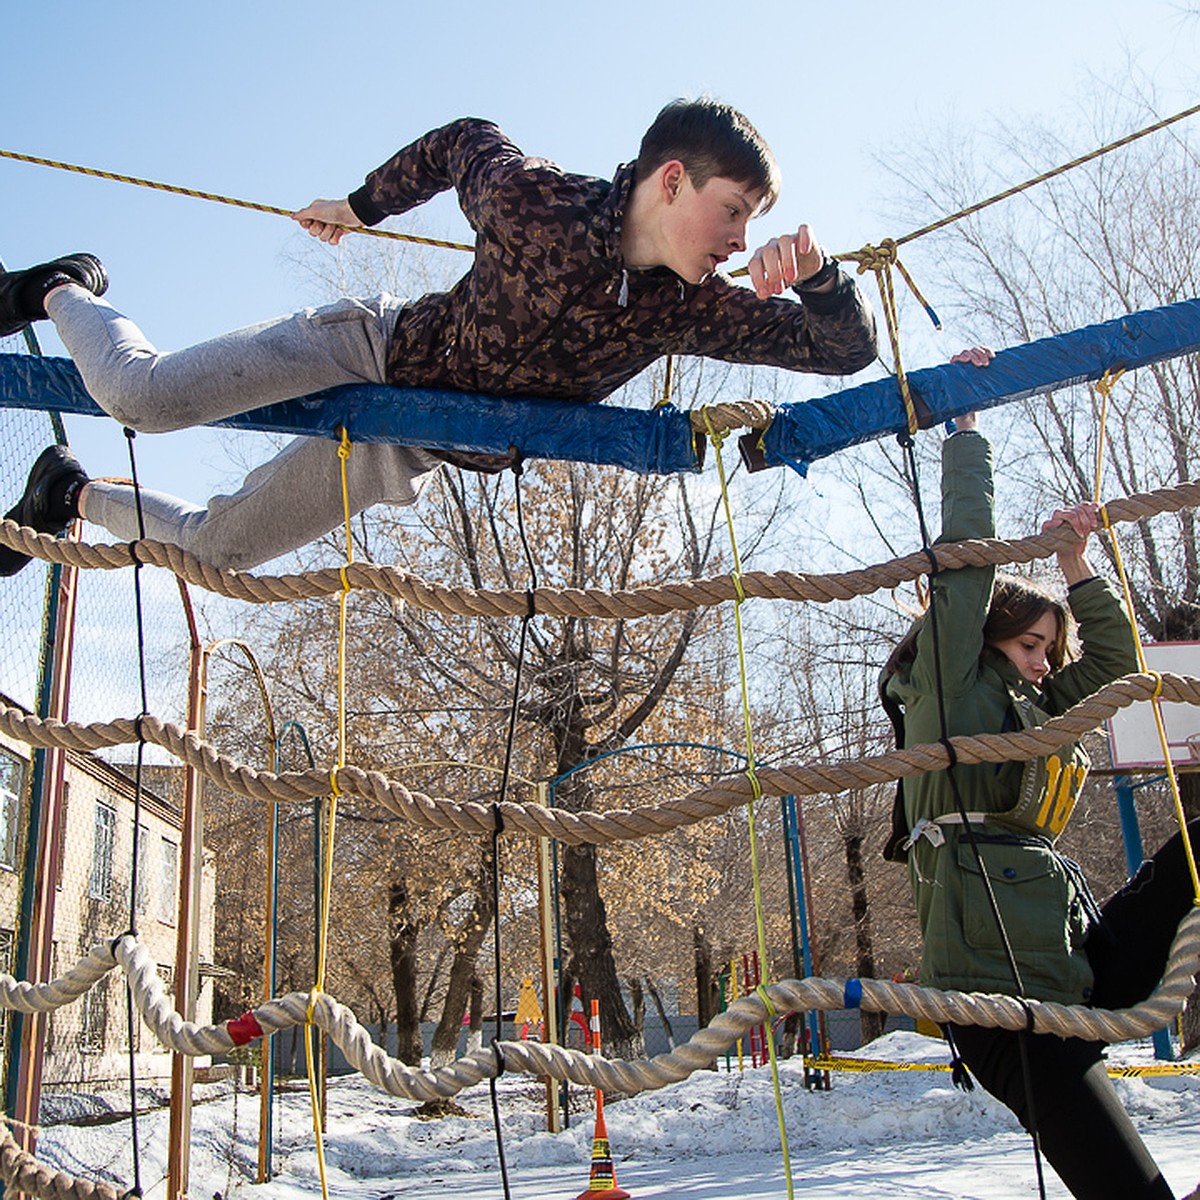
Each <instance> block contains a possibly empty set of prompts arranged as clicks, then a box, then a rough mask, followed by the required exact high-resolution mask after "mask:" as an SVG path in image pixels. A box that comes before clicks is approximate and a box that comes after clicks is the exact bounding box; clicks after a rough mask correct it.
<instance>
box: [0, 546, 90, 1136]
mask: <svg viewBox="0 0 1200 1200" xmlns="http://www.w3.org/2000/svg"><path fill="white" fill-rule="evenodd" d="M78 585H79V572H78V569H77V568H76V567H63V568H62V571H61V574H60V576H59V581H58V589H59V591H58V611H57V614H56V619H55V627H54V643H53V650H52V655H53V659H52V662H51V663H50V672H51V676H50V700H49V705H48V708H47V711H46V714H45V715H46V716H47V717H51V718H54V719H57V720H60V721H65V720H66V719H67V712H68V707H69V701H70V680H71V652H72V648H73V644H74V632H75V603H76V600H77V598H78ZM65 766H66V751H65V750H59V749H49V750H46V751H45V759H44V773H43V777H42V795H43V805H42V819H41V829H40V832H39V836H38V841H37V845H36V846H34V847H31V848H30V851H29V853H30V854H33V855H36V862H35V863H34V864H29V863H27V864H26V870H34V871H35V872H36V873H35V875H34V888H33V897H32V898H33V904H32V916H31V920H30V927H29V956H28V960H27V966H26V973H27V978H28V979H30V980H31V981H33V982H45V981H47V980H49V978H50V972H51V969H52V967H53V963H52V961H51V959H52V953H53V947H54V907H55V902H56V899H57V883H58V855H59V847H60V845H61V844H62V839H63V837H64V836H65V835H66V830H65V829H64V828H63V816H64V814H63V790H64V774H65ZM45 1050H46V1016H45V1014H43V1013H30V1014H28V1015H27V1016H26V1017H25V1019H24V1022H23V1023H22V1025H21V1039H20V1056H21V1057H20V1064H19V1067H18V1071H17V1095H16V1104H15V1106H14V1110H13V1119H14V1122H15V1128H14V1130H13V1136H14V1137H15V1139H16V1141H17V1144H18V1145H19V1146H20V1147H21V1149H22V1150H25V1151H26V1152H27V1153H29V1154H32V1153H33V1152H34V1150H35V1148H36V1144H37V1127H38V1118H39V1112H40V1109H41V1101H42V1066H43V1057H44V1055H45ZM12 1052H13V1048H12V1045H11V1043H10V1048H9V1053H10V1054H11V1053H12Z"/></svg>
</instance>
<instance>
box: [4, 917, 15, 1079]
mask: <svg viewBox="0 0 1200 1200" xmlns="http://www.w3.org/2000/svg"><path fill="white" fill-rule="evenodd" d="M16 941H17V939H16V934H15V933H14V932H13V931H12V930H11V929H0V971H4V972H5V973H6V974H11V973H12V969H13V965H14V964H13V951H14V949H15V948H16ZM8 1025H9V1022H8V1009H7V1008H5V1009H0V1047H2V1048H3V1054H2V1055H0V1062H2V1063H3V1066H4V1067H5V1069H7V1067H8Z"/></svg>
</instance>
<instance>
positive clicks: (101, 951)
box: [77, 908, 1200, 1100]
mask: <svg viewBox="0 0 1200 1200" xmlns="http://www.w3.org/2000/svg"><path fill="white" fill-rule="evenodd" d="M93 959H94V960H102V959H107V961H108V963H109V966H110V968H111V967H112V966H115V965H118V964H119V965H120V967H121V968H122V970H123V971H124V972H125V975H126V976H127V978H128V980H129V984H130V989H131V991H132V994H133V998H134V1003H135V1005H136V1007H137V1009H138V1012H139V1013H140V1014H141V1016H142V1019H143V1020H144V1021H145V1023H146V1025H147V1026H148V1027H149V1028H150V1029H151V1031H152V1032H153V1033H154V1035H155V1037H156V1038H157V1039H158V1040H159V1041H160V1042H161V1043H162V1044H163V1045H164V1046H166V1047H168V1048H169V1049H171V1050H174V1051H177V1052H179V1053H181V1054H186V1055H189V1056H192V1057H195V1056H197V1055H203V1054H222V1053H227V1052H228V1051H229V1050H231V1049H232V1048H233V1046H234V1044H235V1043H234V1040H233V1038H232V1037H231V1035H230V1033H229V1030H228V1027H227V1024H225V1023H222V1024H219V1025H207V1026H201V1025H196V1024H195V1023H193V1022H190V1021H185V1020H184V1019H183V1018H182V1017H181V1016H180V1015H179V1014H178V1013H177V1012H176V1011H175V1010H174V1007H173V1005H172V1003H171V1000H170V998H169V997H168V996H167V994H166V992H165V990H164V988H163V983H162V979H161V977H160V976H159V974H158V970H157V967H156V965H155V962H154V959H153V957H152V956H151V955H150V953H149V952H148V951H147V950H146V948H145V947H144V946H143V945H141V944H140V943H139V942H138V941H137V940H136V938H134V937H133V936H132V935H130V934H125V935H123V936H122V937H120V938H118V939H116V941H115V942H113V943H111V944H107V945H104V946H99V947H97V948H96V949H95V950H93V952H92V955H91V956H89V960H86V961H88V962H89V964H90V961H91V960H93ZM81 965H82V964H81ZM77 969H78V968H77ZM1198 969H1200V908H1193V909H1191V910H1190V911H1189V912H1188V913H1187V915H1186V916H1185V917H1184V919H1183V921H1182V922H1181V923H1180V925H1179V928H1178V930H1177V932H1176V934H1175V938H1174V941H1173V943H1172V946H1171V951H1170V955H1169V957H1168V961H1167V966H1166V969H1165V971H1164V973H1163V978H1162V980H1161V981H1160V983H1159V985H1158V987H1157V988H1156V989H1155V991H1154V992H1153V994H1152V995H1151V996H1149V997H1148V998H1147V999H1146V1000H1144V1001H1143V1002H1142V1003H1141V1004H1138V1005H1136V1006H1135V1007H1133V1008H1128V1009H1116V1010H1108V1009H1093V1008H1087V1007H1084V1006H1082V1005H1064V1004H1053V1003H1048V1002H1045V1001H1040V1000H1025V1001H1022V1000H1017V999H1016V998H1014V997H1012V996H1003V995H985V994H979V993H966V992H943V991H939V990H937V989H936V988H926V987H921V986H919V985H917V984H911V983H890V982H885V981H883V980H878V979H860V980H857V981H856V983H857V985H858V988H859V989H861V1007H862V1008H865V1009H867V1010H868V1011H872V1012H890V1013H904V1014H907V1015H909V1016H913V1017H923V1018H925V1019H927V1020H931V1021H938V1022H944V1021H953V1022H955V1023H958V1024H964V1025H987V1026H998V1027H1000V1028H1004V1029H1024V1028H1026V1025H1027V1022H1028V1020H1029V1019H1030V1018H1032V1021H1033V1029H1034V1031H1035V1032H1037V1033H1053V1034H1056V1035H1057V1036H1060V1037H1082V1038H1086V1039H1088V1040H1092V1041H1104V1042H1120V1041H1127V1040H1129V1039H1131V1038H1138V1037H1144V1036H1145V1035H1146V1034H1148V1033H1150V1032H1152V1031H1153V1030H1155V1029H1161V1028H1162V1027H1163V1026H1164V1025H1167V1024H1169V1023H1170V1021H1171V1019H1172V1018H1173V1017H1174V1016H1175V1015H1176V1014H1177V1013H1179V1012H1180V1011H1181V1010H1182V1008H1183V1004H1184V1002H1185V1001H1186V999H1187V997H1188V995H1189V993H1190V992H1191V989H1192V978H1193V976H1194V975H1195V974H1196V972H1197V970H1198ZM846 985H847V981H846V980H844V979H820V978H811V979H785V980H781V981H780V982H778V983H774V984H770V985H768V986H767V988H766V992H767V999H768V1000H769V1001H770V1003H771V1005H772V1007H773V1008H774V1010H775V1012H776V1013H788V1012H799V1011H803V1010H806V1009H813V1008H818V1009H822V1010H824V1011H833V1010H838V1009H843V1008H845V1007H847V1002H846ZM311 1003H312V996H311V993H309V992H290V993H288V994H287V995H284V996H280V997H278V998H276V999H274V1000H269V1001H267V1002H266V1003H264V1004H262V1005H260V1006H259V1007H258V1008H256V1009H254V1011H253V1017H254V1020H255V1021H256V1022H257V1024H258V1027H259V1028H260V1029H261V1030H262V1032H263V1033H264V1034H272V1033H278V1032H280V1031H281V1030H283V1029H287V1028H289V1027H291V1026H293V1025H302V1024H304V1023H305V1022H306V1021H307V1019H308V1013H309V1006H310V1004H311ZM767 1016H768V1012H767V1005H766V1003H765V1002H764V1000H763V998H762V997H760V996H759V995H757V994H755V993H751V994H750V995H747V996H744V997H742V998H741V999H740V1000H737V1001H735V1002H734V1003H733V1004H731V1005H730V1007H729V1008H728V1009H727V1010H726V1011H725V1012H723V1013H721V1014H719V1015H718V1016H717V1017H716V1018H714V1019H713V1021H712V1022H711V1023H710V1024H709V1025H708V1026H707V1027H706V1028H704V1029H701V1030H699V1031H698V1032H697V1033H696V1034H695V1036H694V1037H692V1038H691V1039H690V1040H689V1041H688V1042H686V1043H685V1044H684V1045H682V1046H679V1047H677V1048H676V1049H675V1050H672V1051H670V1052H669V1053H666V1054H659V1055H656V1056H655V1057H653V1058H649V1059H640V1060H614V1061H610V1060H607V1059H602V1058H597V1057H595V1056H593V1055H587V1054H582V1053H580V1052H578V1051H573V1050H567V1049H564V1048H563V1047H559V1046H552V1045H548V1044H544V1043H538V1042H502V1043H501V1044H500V1046H501V1052H502V1054H503V1056H504V1062H505V1065H506V1067H507V1068H508V1069H513V1068H519V1069H521V1070H524V1071H527V1072H528V1073H529V1074H531V1075H551V1076H553V1077H554V1078H556V1079H569V1080H571V1081H572V1082H574V1083H579V1084H584V1085H587V1086H589V1087H600V1088H603V1089H604V1090H606V1091H621V1092H626V1093H634V1092H640V1091H646V1090H648V1089H652V1088H659V1087H663V1086H665V1085H666V1084H668V1083H673V1082H677V1081H679V1080H681V1079H686V1078H687V1077H688V1076H689V1075H691V1074H692V1073H693V1072H695V1071H697V1070H700V1069H702V1068H703V1067H705V1066H707V1065H708V1064H710V1063H711V1062H712V1061H713V1060H714V1059H715V1058H716V1057H717V1056H718V1055H720V1054H721V1053H723V1052H724V1051H725V1050H726V1049H727V1048H728V1047H729V1046H730V1045H732V1044H733V1042H734V1041H736V1040H737V1038H739V1037H741V1036H742V1035H743V1034H745V1033H746V1032H747V1031H748V1030H749V1029H751V1028H753V1027H754V1026H756V1025H760V1024H762V1023H763V1021H764V1020H766V1019H767ZM313 1020H314V1022H315V1023H316V1024H317V1025H319V1026H320V1027H321V1028H322V1029H324V1030H325V1032H326V1033H328V1034H329V1036H330V1037H331V1038H332V1039H333V1040H334V1042H336V1043H337V1045H338V1046H339V1047H340V1048H341V1049H342V1051H343V1052H344V1053H345V1055H346V1058H347V1061H348V1062H349V1063H350V1064H351V1065H352V1066H354V1067H355V1068H356V1069H357V1070H359V1071H360V1072H361V1073H362V1074H363V1075H364V1076H365V1077H366V1078H367V1079H369V1080H370V1081H371V1082H372V1083H375V1084H377V1085H378V1086H380V1087H382V1088H384V1089H385V1090H387V1091H389V1092H392V1093H393V1094H394V1095H399V1096H407V1097H410V1098H412V1099H417V1100H436V1099H445V1098H447V1097H449V1096H452V1095H454V1094H456V1093H457V1092H459V1091H461V1090H462V1089H463V1088H465V1087H470V1086H472V1085H473V1084H476V1083H478V1082H480V1080H482V1079H485V1078H490V1077H492V1076H493V1075H495V1074H496V1073H497V1062H496V1059H495V1056H494V1054H493V1053H492V1052H491V1050H484V1051H480V1052H479V1053H478V1054H475V1055H468V1056H467V1057H466V1058H464V1059H459V1060H457V1061H456V1062H454V1063H450V1064H448V1065H446V1066H444V1067H440V1068H438V1069H437V1070H435V1071H423V1070H418V1069H415V1068H413V1067H409V1066H407V1065H406V1064H404V1063H402V1062H399V1060H397V1059H392V1058H389V1057H388V1055H387V1054H386V1053H385V1052H384V1051H383V1050H382V1049H381V1048H380V1047H378V1046H376V1045H375V1044H374V1043H373V1042H372V1040H371V1037H370V1035H369V1034H368V1033H367V1031H366V1030H365V1029H363V1028H362V1026H361V1025H359V1023H358V1021H357V1019H356V1018H355V1016H354V1014H353V1012H352V1011H351V1010H350V1009H348V1008H347V1007H346V1006H345V1005H343V1004H340V1003H338V1001H336V1000H334V999H333V997H332V996H329V995H327V994H325V993H322V994H321V996H320V997H318V999H317V1002H316V1007H315V1008H314V1010H313ZM239 1022H241V1023H243V1024H244V1023H245V1017H243V1018H239Z"/></svg>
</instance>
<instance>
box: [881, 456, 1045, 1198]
mask: <svg viewBox="0 0 1200 1200" xmlns="http://www.w3.org/2000/svg"><path fill="white" fill-rule="evenodd" d="M900 445H901V447H902V448H903V450H904V453H905V457H906V458H907V460H908V466H909V472H910V474H911V478H912V491H913V503H914V505H915V506H916V510H917V524H918V526H919V527H920V533H921V548H922V550H924V552H925V554H926V555H927V556H928V558H929V628H930V634H931V641H932V642H933V670H934V681H935V683H936V694H937V706H938V723H939V728H940V729H941V733H942V737H941V743H942V745H943V746H944V747H945V749H946V754H947V756H948V758H949V764H948V766H947V768H946V778H947V780H948V781H949V784H950V792H951V794H952V796H953V797H954V806H955V809H956V811H957V813H958V816H959V819H960V820H961V821H962V829H963V836H964V838H965V839H966V841H967V844H968V845H969V846H970V847H971V853H972V855H973V857H974V859H975V867H976V870H978V872H979V878H980V880H981V881H982V883H983V890H984V893H985V895H986V896H987V899H988V907H989V908H990V909H991V913H992V919H993V920H994V921H995V924H996V931H997V933H998V934H999V937H1000V944H1001V945H1002V946H1003V948H1004V955H1005V958H1006V959H1007V960H1008V969H1009V971H1010V972H1011V973H1012V977H1013V983H1014V984H1015V986H1016V989H1017V996H1018V998H1019V999H1024V997H1025V984H1024V981H1023V980H1022V979H1021V969H1020V967H1019V966H1018V965H1017V958H1016V955H1015V954H1014V953H1013V948H1012V943H1011V942H1010V941H1009V938H1008V930H1007V929H1005V927H1004V918H1003V916H1002V915H1001V913H1000V905H999V903H998V902H997V900H996V893H995V892H994V890H993V889H992V881H991V878H990V877H989V875H988V873H987V870H986V868H985V867H984V864H983V855H982V854H981V852H980V849H979V843H978V841H977V840H976V838H975V831H974V830H973V829H972V828H971V822H970V820H969V819H968V817H967V806H966V804H965V803H964V801H963V797H962V792H961V790H960V789H959V786H958V777H957V775H956V773H955V767H956V766H957V764H958V756H957V754H956V753H955V751H954V747H953V746H952V745H951V743H950V733H949V730H950V724H949V721H948V719H947V716H946V693H945V686H944V682H943V676H942V646H941V636H940V633H939V631H938V610H937V603H936V597H935V596H934V589H933V583H934V580H935V578H936V576H937V574H938V571H939V566H938V561H937V556H936V554H934V551H933V545H932V542H931V541H930V537H929V527H928V525H927V524H926V521H925V507H924V504H923V503H922V500H921V481H920V475H919V473H918V470H917V457H916V453H915V448H914V444H913V440H912V438H911V437H909V436H907V435H901V437H900ZM1026 1013H1027V1017H1028V1022H1027V1027H1026V1028H1025V1029H1022V1030H1019V1031H1018V1032H1017V1046H1018V1053H1019V1055H1020V1059H1021V1079H1022V1083H1023V1084H1024V1088H1025V1107H1026V1109H1027V1111H1028V1114H1029V1135H1030V1137H1031V1138H1032V1140H1033V1157H1034V1165H1035V1168H1036V1171H1037V1182H1038V1195H1039V1196H1040V1197H1041V1200H1045V1197H1046V1182H1045V1178H1044V1176H1043V1171H1042V1145H1041V1137H1040V1135H1039V1133H1038V1120H1037V1106H1036V1104H1035V1100H1034V1094H1033V1076H1032V1073H1031V1070H1030V1064H1029V1044H1028V1041H1029V1034H1030V1033H1031V1032H1032V1029H1033V1013H1032V1010H1030V1009H1028V1008H1026Z"/></svg>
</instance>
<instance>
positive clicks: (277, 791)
mask: <svg viewBox="0 0 1200 1200" xmlns="http://www.w3.org/2000/svg"><path fill="white" fill-rule="evenodd" d="M1160 685H1161V690H1158V689H1159V688H1160ZM1156 690H1157V691H1158V695H1159V697H1160V699H1162V700H1166V701H1174V702H1175V703H1179V704H1194V705H1200V679H1197V678H1193V677H1191V676H1185V675H1172V674H1164V675H1161V676H1158V675H1152V674H1140V675H1127V676H1126V677H1125V678H1123V679H1118V680H1116V681H1115V682H1113V683H1110V684H1108V685H1107V686H1105V687H1103V688H1101V689H1100V691H1098V692H1096V693H1095V694H1094V695H1092V696H1089V697H1088V698H1087V699H1086V700H1084V701H1082V702H1081V703H1079V704H1077V705H1075V707H1074V708H1071V709H1069V710H1068V711H1067V712H1065V713H1063V714H1062V715H1061V716H1058V717H1054V718H1053V719H1052V720H1050V721H1047V722H1046V724H1045V725H1041V726H1037V727H1035V728H1033V729H1025V730H1021V731H1019V732H1015V733H992V734H979V735H976V736H973V737H956V738H952V739H951V742H952V744H953V746H954V749H955V753H956V755H957V757H958V761H959V762H963V763H978V762H1010V761H1022V760H1025V759H1029V758H1038V757H1042V756H1044V755H1046V754H1049V753H1051V752H1053V751H1054V750H1056V749H1058V747H1060V746H1063V745H1066V744H1068V743H1070V742H1075V741H1078V740H1079V738H1080V737H1081V736H1082V735H1083V734H1085V733H1088V732H1090V731H1091V730H1093V729H1097V728H1099V726H1100V725H1101V724H1102V723H1103V722H1104V721H1105V720H1107V719H1108V718H1109V717H1111V716H1112V715H1113V713H1115V712H1116V711H1117V710H1118V709H1121V708H1125V707H1127V706H1128V705H1130V704H1133V703H1136V702H1137V701H1139V700H1149V699H1150V698H1151V697H1152V696H1153V695H1155V693H1156ZM0 731H2V732H4V733H6V734H7V735H9V736H10V737H13V738H16V739H17V740H18V741H22V742H25V743H26V744H27V745H31V746H41V747H47V748H58V749H66V750H78V751H89V752H90V751H95V750H99V749H104V748H108V747H111V746H118V745H128V744H132V743H134V742H136V741H137V740H138V725H137V723H136V722H135V721H133V720H130V719H122V720H118V721H110V722H104V723H94V724H90V725H81V724H75V723H73V722H62V721H54V720H48V719H47V720H43V719H41V718H38V717H34V716H30V715H29V714H28V713H25V712H23V711H21V710H20V709H17V708H12V707H9V706H5V705H3V704H0ZM141 733H142V735H143V736H144V737H145V739H146V741H147V742H150V743H151V744H153V745H156V746H161V747H162V748H163V749H165V750H167V751H169V752H170V753H171V754H172V755H174V756H175V757H176V758H178V759H180V760H182V761H183V762H185V763H186V764H187V765H188V766H191V767H194V768H195V769H196V770H197V771H199V772H200V773H201V774H202V775H203V776H204V777H205V778H206V779H208V780H211V781H212V782H213V783H215V784H216V785H217V786H218V787H220V788H224V789H225V790H226V791H231V792H235V793H237V794H238V795H240V796H245V797H247V798H249V799H252V800H267V801H281V802H286V801H296V800H311V799H312V798H313V797H315V796H323V795H325V794H327V793H328V791H329V773H328V771H325V770H320V769H316V768H313V769H310V770H307V771H295V772H289V773H287V774H283V775H276V774H273V773H271V772H269V771H260V770H256V769H255V768H254V767H249V766H245V765H243V764H241V763H238V762H236V761H235V760H233V759H231V758H229V757H227V756H226V755H223V754H219V753H218V752H217V751H216V749H215V748H214V747H213V746H212V745H211V744H210V743H208V742H204V741H202V740H201V739H200V738H198V737H197V736H196V735H195V734H194V733H190V732H188V731H186V730H184V729H182V728H181V727H180V726H178V725H174V724H171V723H169V722H165V721H162V720H160V719H159V718H157V717H154V716H145V717H143V718H142V721H141ZM948 765H949V757H948V751H947V750H946V747H945V746H943V745H941V744H940V743H937V744H928V745H921V746H912V747H910V748H909V749H906V750H891V751H889V752H888V753H886V754H880V755H876V756H873V757H868V758H863V759H856V760H847V761H842V762H824V761H820V760H817V761H814V762H810V763H802V764H795V765H790V766H786V765H785V766H780V767H759V768H758V771H757V779H758V782H759V784H760V786H761V789H762V794H764V795H771V796H786V795H788V794H792V795H797V796H813V795H830V794H836V793H837V792H841V791H845V790H847V789H858V788H863V787H867V786H870V785H872V784H879V783H888V782H891V781H894V780H897V779H904V778H907V777H909V776H911V775H918V774H920V773H921V772H923V771H939V770H943V769H944V768H945V767H946V766H948ZM337 783H338V789H339V791H341V792H343V793H348V794H351V795H354V796H358V797H360V798H361V799H364V800H370V801H373V802H375V803H377V804H379V805H380V806H382V807H383V808H385V809H387V810H388V811H389V812H392V813H395V814H396V815H397V816H399V817H402V818H404V819H405V820H409V821H412V822H413V823H414V824H416V825H418V826H421V827H423V828H426V829H439V830H449V831H454V832H459V833H466V834H471V835H478V834H490V833H491V832H492V830H493V829H494V827H495V822H496V812H495V808H496V806H493V805H490V804H489V805H484V804H475V803H460V802H457V801H454V800H450V799H447V798H435V797H431V796H428V795H426V794H425V793H423V792H414V791H411V790H410V789H408V788H406V787H405V786H404V785H403V784H401V783H398V782H397V781H395V780H392V779H389V778H388V777H387V776H386V775H384V774H382V773H381V772H378V771H364V770H363V769H362V768H361V767H355V766H345V767H340V768H338V771H337ZM751 797H752V784H751V781H750V780H749V779H748V778H747V777H746V776H745V775H737V776H731V777H730V778H729V779H728V780H725V781H723V782H721V783H718V784H715V785H712V786H710V787H706V788H700V789H697V790H696V791H694V792H692V793H691V794H689V795H687V796H682V797H678V798H676V799H672V800H665V801H662V802H660V803H657V804H651V805H646V806H644V807H642V808H637V809H627V810H618V811H614V812H605V813H598V812H568V811H566V810H564V809H561V808H547V807H545V806H544V805H540V804H532V803H527V804H518V803H515V802H513V801H506V802H505V803H504V804H501V805H499V806H498V807H499V809H500V812H501V815H502V818H503V822H504V828H503V832H504V833H505V834H524V835H526V836H532V837H552V838H557V839H558V840H559V841H562V842H567V843H569V844H573V845H578V844H580V843H593V844H597V845H599V844H603V843H606V842H614V841H624V840H630V839H633V838H639V837H648V836H653V835H655V834H662V833H666V832H668V831H669V830H672V829H678V828H680V827H681V826H686V825H695V824H698V823H699V822H701V821H704V820H707V819H709V818H711V817H715V816H719V815H721V814H723V813H726V812H729V811H730V810H731V809H734V808H738V807H740V806H742V805H745V804H746V803H748V802H749V801H750V799H751Z"/></svg>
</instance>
